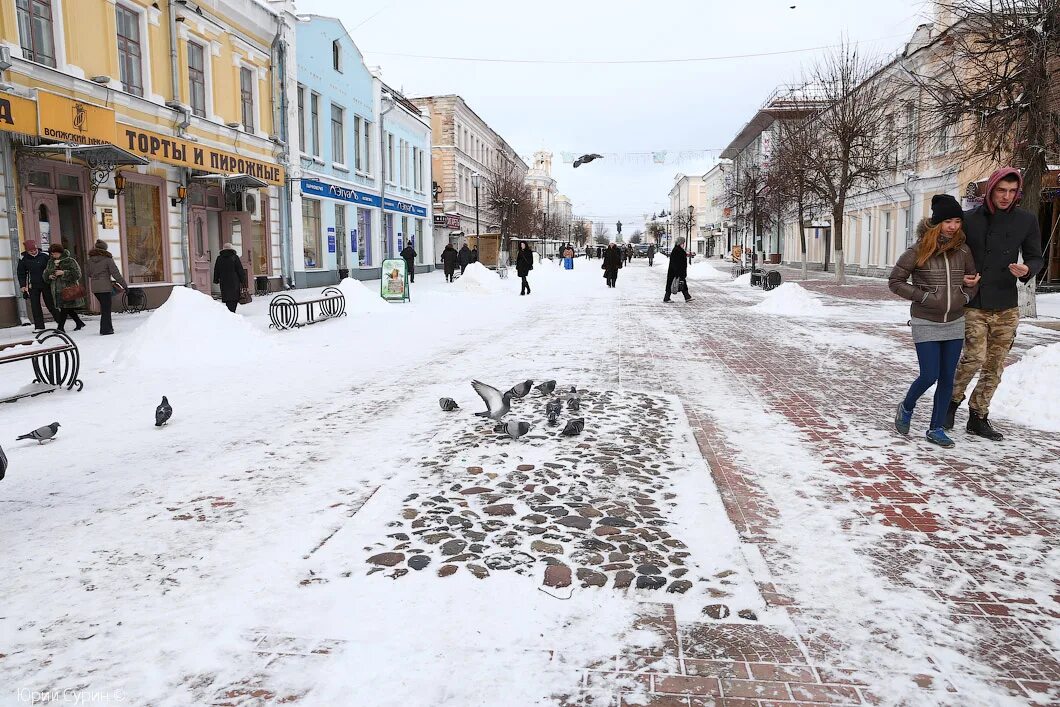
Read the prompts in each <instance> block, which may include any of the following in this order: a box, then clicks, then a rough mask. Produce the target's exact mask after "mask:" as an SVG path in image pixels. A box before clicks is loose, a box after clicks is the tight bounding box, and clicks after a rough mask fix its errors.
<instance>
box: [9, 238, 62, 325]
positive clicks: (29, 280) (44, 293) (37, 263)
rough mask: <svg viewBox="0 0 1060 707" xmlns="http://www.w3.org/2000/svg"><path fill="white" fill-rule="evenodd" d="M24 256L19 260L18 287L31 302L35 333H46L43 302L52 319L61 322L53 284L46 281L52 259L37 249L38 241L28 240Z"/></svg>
mask: <svg viewBox="0 0 1060 707" xmlns="http://www.w3.org/2000/svg"><path fill="white" fill-rule="evenodd" d="M25 248H26V250H24V251H23V252H22V255H21V256H20V257H19V259H18V267H17V268H16V273H17V277H18V286H19V287H20V288H22V296H23V297H24V298H26V299H28V300H29V309H30V312H31V313H32V317H33V331H34V333H36V332H40V331H44V310H43V309H42V308H41V300H44V306H45V307H47V308H48V313H49V314H51V315H52V319H54V320H55V321H56V322H58V321H59V315H58V312H57V311H56V309H55V300H54V299H53V298H52V288H51V284H50V283H49V282H48V281H47V280H46V279H45V277H44V271H45V269H46V268H47V267H48V261H49V260H50V259H51V258H49V257H48V254H47V253H44V252H42V251H40V250H38V249H37V241H34V240H27V241H26V242H25Z"/></svg>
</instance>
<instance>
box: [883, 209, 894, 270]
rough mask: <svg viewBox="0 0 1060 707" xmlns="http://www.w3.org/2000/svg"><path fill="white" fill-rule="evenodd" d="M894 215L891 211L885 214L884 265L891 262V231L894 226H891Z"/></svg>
mask: <svg viewBox="0 0 1060 707" xmlns="http://www.w3.org/2000/svg"><path fill="white" fill-rule="evenodd" d="M891 221H892V214H891V212H890V210H887V211H884V212H883V258H882V262H883V264H884V265H886V264H887V263H889V262H891V231H892V230H893V226H892V224H891Z"/></svg>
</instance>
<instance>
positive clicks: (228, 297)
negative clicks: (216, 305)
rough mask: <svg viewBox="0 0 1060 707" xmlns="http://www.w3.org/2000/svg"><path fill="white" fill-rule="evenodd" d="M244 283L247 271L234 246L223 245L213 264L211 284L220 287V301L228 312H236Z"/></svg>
mask: <svg viewBox="0 0 1060 707" xmlns="http://www.w3.org/2000/svg"><path fill="white" fill-rule="evenodd" d="M246 282H247V271H246V270H244V269H243V263H242V262H241V261H240V260H239V254H238V253H236V249H235V246H233V245H232V244H231V243H225V244H224V247H222V248H221V252H220V253H218V254H217V260H216V261H214V264H213V284H215V285H220V286H221V301H222V302H224V303H225V305H227V306H228V311H230V312H234V311H236V305H238V304H239V297H240V295H241V294H242V293H243V287H244V286H245V285H246Z"/></svg>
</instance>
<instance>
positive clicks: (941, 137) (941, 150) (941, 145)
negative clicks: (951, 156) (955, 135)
mask: <svg viewBox="0 0 1060 707" xmlns="http://www.w3.org/2000/svg"><path fill="white" fill-rule="evenodd" d="M949 151H950V126H948V125H943V126H942V127H940V128H939V129H938V133H937V134H936V135H935V154H938V155H944V154H946V153H947V152H949Z"/></svg>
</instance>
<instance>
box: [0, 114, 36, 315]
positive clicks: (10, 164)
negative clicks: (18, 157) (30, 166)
mask: <svg viewBox="0 0 1060 707" xmlns="http://www.w3.org/2000/svg"><path fill="white" fill-rule="evenodd" d="M0 158H2V159H3V161H4V176H5V177H6V178H5V179H4V197H5V198H6V199H7V236H8V238H9V239H10V241H11V281H12V283H13V285H12V286H13V287H14V295H15V303H16V306H17V307H18V321H19V324H21V323H22V322H23V321H25V320H26V319H28V318H29V312H28V311H27V310H26V300H25V299H23V297H22V290H20V289H19V287H18V278H17V277H15V269H16V268H17V267H18V258H19V253H20V252H21V249H20V247H19V239H18V195H17V194H16V193H15V159H14V151H13V150H12V149H11V138H10V137H8V136H6V135H5V136H3V137H0Z"/></svg>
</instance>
